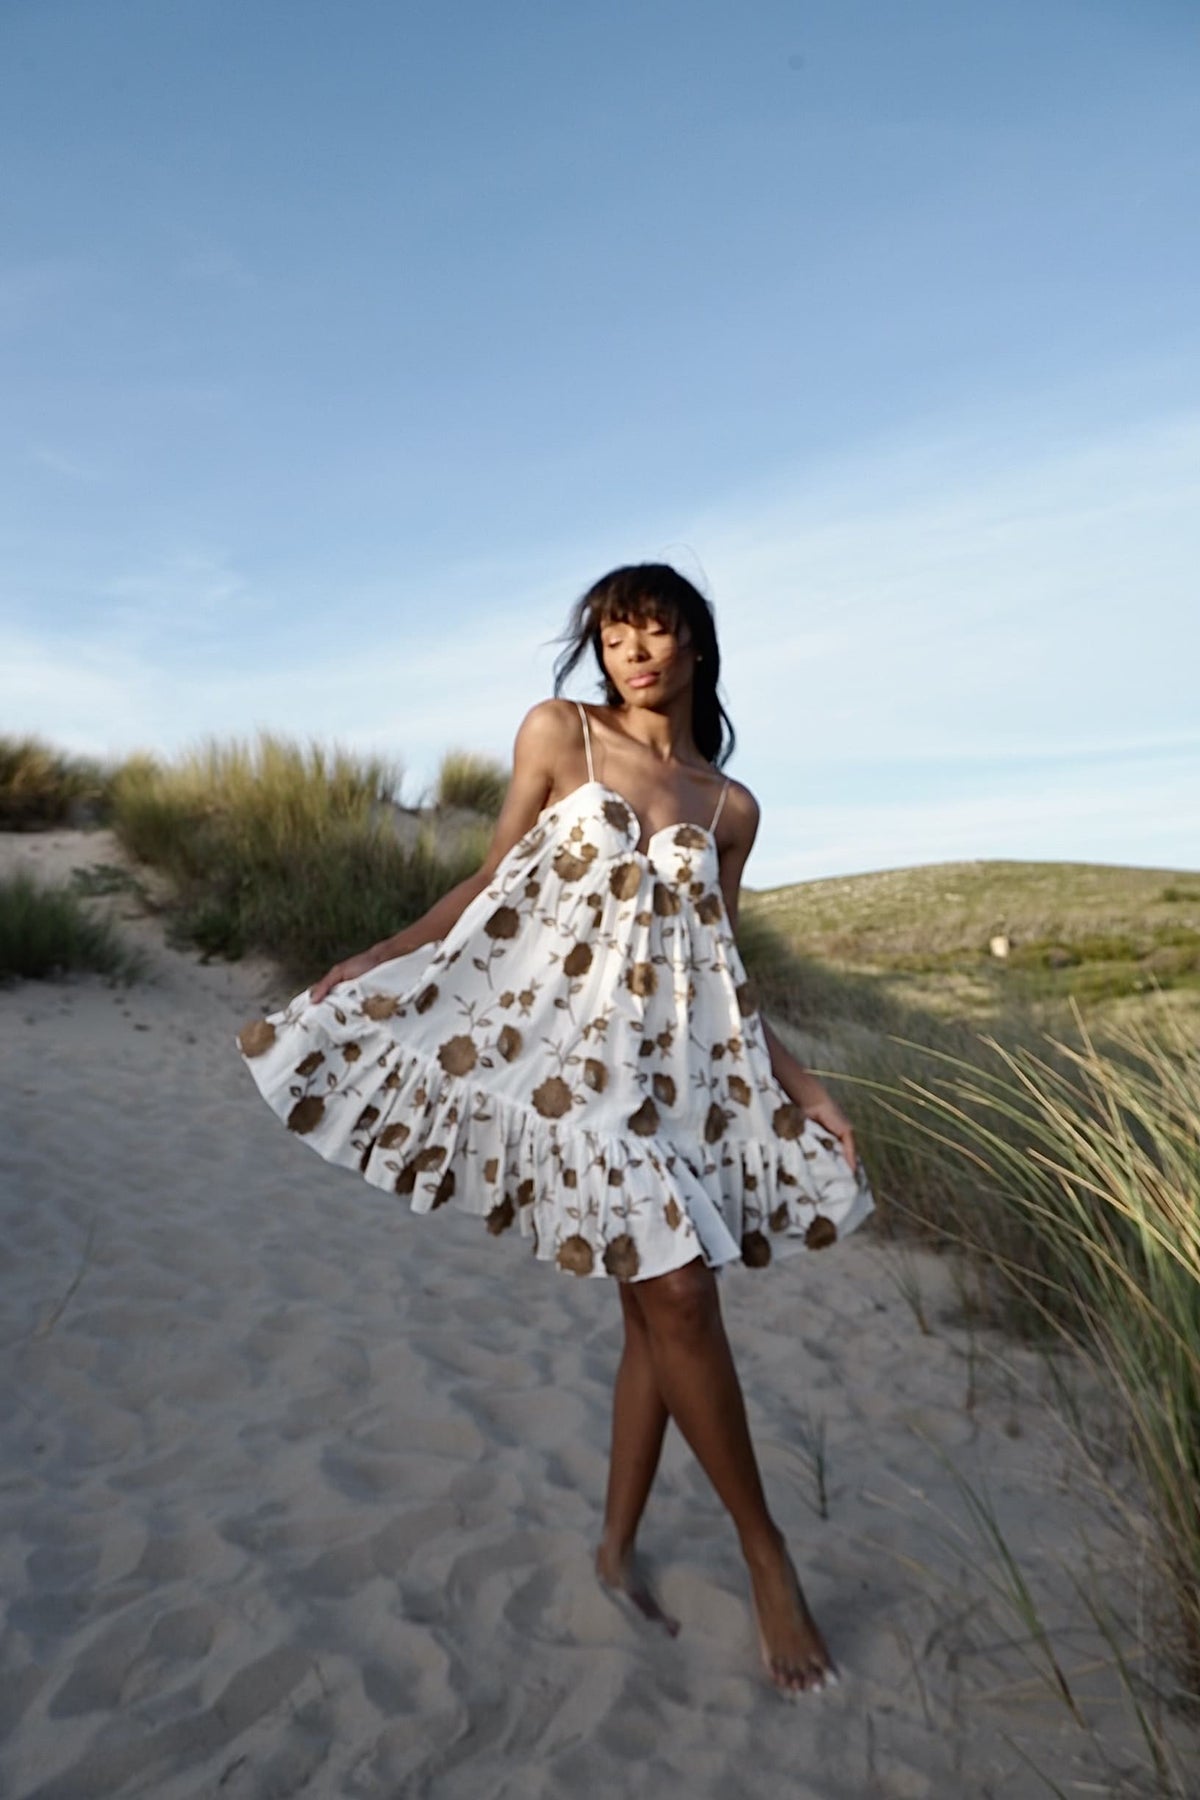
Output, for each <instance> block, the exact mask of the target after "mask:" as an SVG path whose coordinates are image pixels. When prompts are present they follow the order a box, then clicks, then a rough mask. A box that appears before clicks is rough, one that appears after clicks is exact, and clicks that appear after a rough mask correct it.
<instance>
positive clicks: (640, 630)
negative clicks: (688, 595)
mask: <svg viewBox="0 0 1200 1800" xmlns="http://www.w3.org/2000/svg"><path fill="white" fill-rule="evenodd" d="M600 645H601V649H602V651H603V655H604V668H605V672H606V673H607V675H608V678H609V680H610V681H611V682H612V684H613V686H614V687H615V688H616V689H617V692H618V693H619V694H620V696H621V699H622V700H623V701H624V703H625V705H626V706H661V705H663V704H664V702H665V701H667V700H671V699H673V698H674V697H675V695H676V694H678V693H680V692H681V691H682V690H683V689H684V688H686V687H687V686H688V684H689V682H690V681H691V679H692V670H693V668H694V667H695V660H696V659H695V656H694V654H693V651H692V644H691V639H690V637H689V636H688V630H687V626H686V625H684V626H683V629H682V635H680V636H677V635H676V634H675V632H674V631H672V630H671V628H670V626H668V625H667V624H666V622H665V621H664V620H662V619H645V620H641V621H637V620H632V619H622V620H613V622H612V623H611V624H608V625H605V626H603V627H602V628H601V632H600Z"/></svg>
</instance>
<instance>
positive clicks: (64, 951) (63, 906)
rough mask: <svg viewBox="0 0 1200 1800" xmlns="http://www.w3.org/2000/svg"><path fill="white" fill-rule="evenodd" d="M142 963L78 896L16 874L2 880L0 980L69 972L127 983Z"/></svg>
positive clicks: (34, 978) (64, 887) (42, 977)
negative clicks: (73, 971) (83, 972)
mask: <svg viewBox="0 0 1200 1800" xmlns="http://www.w3.org/2000/svg"><path fill="white" fill-rule="evenodd" d="M139 968H140V958H138V956H137V955H136V954H135V953H134V952H132V951H130V950H129V949H128V948H127V947H126V946H125V945H123V944H122V942H121V939H120V937H119V936H118V934H117V932H116V931H115V930H114V929H113V926H112V925H111V924H110V923H109V921H108V920H107V919H104V918H97V917H95V916H94V915H93V914H92V913H91V912H89V911H88V909H87V908H86V906H85V905H84V903H83V901H82V900H81V899H80V897H79V895H78V893H76V892H75V890H74V889H73V888H70V887H66V886H56V887H51V886H47V885H44V884H43V883H41V882H38V881H36V880H34V878H33V877H32V876H30V875H28V874H26V873H25V872H24V871H23V870H18V871H17V872H16V873H15V874H13V875H9V876H7V877H5V878H4V879H3V880H0V980H6V981H14V980H17V981H30V980H34V981H36V980H43V979H45V978H47V977H51V976H55V975H64V974H67V973H69V972H70V971H72V970H91V971H93V972H94V973H96V974H99V975H108V976H112V977H114V978H115V979H117V980H120V981H130V980H132V979H133V977H134V976H135V975H136V974H137V973H138V971H139Z"/></svg>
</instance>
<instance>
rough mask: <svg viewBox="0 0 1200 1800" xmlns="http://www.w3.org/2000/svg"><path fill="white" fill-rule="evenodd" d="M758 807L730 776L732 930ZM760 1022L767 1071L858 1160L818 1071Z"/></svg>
mask: <svg viewBox="0 0 1200 1800" xmlns="http://www.w3.org/2000/svg"><path fill="white" fill-rule="evenodd" d="M758 821H759V807H758V802H757V800H756V799H755V798H754V795H753V794H752V793H751V792H750V790H749V788H744V787H743V786H742V785H741V783H740V782H734V783H733V784H732V785H731V787H730V790H729V798H728V800H727V801H726V803H725V809H724V812H723V814H722V823H723V826H724V830H723V831H722V832H721V834H720V837H721V840H722V841H721V842H719V843H718V845H717V853H718V856H719V858H720V867H721V892H722V894H723V895H724V898H725V911H726V913H727V915H728V917H729V923H730V925H731V927H732V928H733V930H734V932H735V933H736V931H737V920H738V901H739V899H740V896H741V885H742V871H743V869H744V868H745V866H746V859H747V858H748V856H749V855H750V851H751V849H752V848H753V846H754V839H755V837H756V836H757V833H758ZM759 1018H760V1021H761V1023H762V1029H763V1038H764V1040H765V1042H766V1046H767V1052H768V1054H769V1056H770V1058H771V1073H772V1075H774V1077H775V1079H776V1081H777V1082H778V1083H779V1085H780V1087H781V1088H782V1089H783V1091H784V1093H785V1094H786V1095H787V1097H788V1099H789V1100H791V1101H793V1102H794V1103H795V1104H796V1105H797V1106H798V1107H800V1108H801V1110H802V1111H803V1112H804V1114H805V1116H806V1117H807V1118H810V1119H813V1120H815V1122H816V1123H817V1124H818V1125H823V1126H824V1127H825V1129H826V1130H827V1131H829V1132H832V1134H833V1136H834V1137H836V1138H837V1139H838V1140H839V1141H840V1143H841V1146H842V1151H843V1153H844V1155H845V1158H846V1161H847V1162H848V1163H849V1164H850V1167H851V1168H852V1169H853V1168H854V1167H855V1165H856V1164H857V1162H858V1151H857V1149H856V1147H855V1143H854V1130H853V1127H852V1126H851V1124H850V1121H849V1119H848V1118H847V1117H846V1115H845V1113H844V1112H843V1111H842V1109H841V1107H840V1106H839V1105H838V1103H837V1101H836V1100H835V1099H834V1097H833V1095H832V1094H831V1093H830V1092H829V1090H828V1088H827V1087H826V1086H825V1084H824V1082H823V1081H821V1079H820V1077H819V1076H817V1075H814V1074H813V1073H812V1071H811V1069H806V1068H805V1067H804V1065H803V1063H801V1062H800V1061H799V1060H798V1059H797V1058H796V1057H794V1056H793V1055H792V1053H791V1051H790V1050H789V1049H788V1048H787V1045H786V1044H784V1043H781V1041H780V1040H779V1038H777V1037H776V1035H775V1033H774V1032H773V1031H772V1030H771V1027H770V1026H769V1025H768V1024H767V1021H766V1019H765V1018H763V1017H762V1015H761V1013H760V1015H759Z"/></svg>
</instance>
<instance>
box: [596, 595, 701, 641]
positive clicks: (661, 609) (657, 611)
mask: <svg viewBox="0 0 1200 1800" xmlns="http://www.w3.org/2000/svg"><path fill="white" fill-rule="evenodd" d="M592 619H593V624H594V626H595V628H596V629H597V630H598V631H602V630H603V629H604V627H605V626H606V625H650V624H655V625H661V626H663V627H664V629H665V630H667V631H671V632H674V634H675V636H676V637H678V636H679V628H680V626H681V625H682V624H683V622H684V618H683V609H682V607H681V606H680V605H679V603H678V601H676V600H673V599H670V598H668V597H667V595H665V594H651V593H645V592H643V593H640V594H622V593H619V592H614V590H613V589H612V588H609V590H608V591H607V593H604V594H602V595H601V596H600V600H599V604H598V605H597V606H596V608H595V610H594V612H593V614H592Z"/></svg>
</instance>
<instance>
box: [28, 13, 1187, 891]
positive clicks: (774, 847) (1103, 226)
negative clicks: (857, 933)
mask: <svg viewBox="0 0 1200 1800" xmlns="http://www.w3.org/2000/svg"><path fill="white" fill-rule="evenodd" d="M1198 65H1200V16H1198V15H1197V12H1196V9H1195V7H1194V5H1192V4H1191V3H1190V0H1188V3H1184V0H1176V3H1166V0H1142V3H1141V4H1138V5H1136V6H1134V5H1130V4H1128V3H1122V4H1115V3H1111V0H1077V3H1073V4H1068V3H1065V0H1037V3H1036V4H1033V3H1030V0H1009V3H1008V4H1004V5H1002V4H1000V3H999V0H988V3H986V4H985V3H983V0H955V3H953V4H949V3H942V4H931V3H926V0H912V3H910V4H906V5H903V6H901V5H897V4H892V3H885V0H875V3H874V4H870V5H867V4H862V3H861V0H836V3H835V0H812V3H810V4H806V5H797V4H784V3H783V0H762V3H758V4H754V3H751V4H745V0H743V3H742V4H740V5H735V4H733V3H732V0H722V3H720V4H713V3H709V0H687V3H686V4H684V3H679V4H674V3H673V4H656V3H655V0H643V4H640V5H633V4H624V3H621V4H613V5H609V6H607V7H600V8H596V7H582V6H579V5H572V4H567V3H566V0H559V3H557V4H552V3H551V0H537V3H532V0H516V3H513V4H503V3H498V0H492V4H488V5H485V4H481V3H478V0H473V3H469V4H468V3H462V0H460V3H455V0H446V3H445V4H442V5H440V6H438V7H428V6H420V7H418V6H415V5H409V4H405V3H404V0H393V3H390V4H385V3H383V0H343V3H342V4H335V3H334V0H286V3H285V0H250V3H247V0H139V3H136V4H135V3H132V0H105V4H104V5H102V6H98V5H96V4H95V3H94V0H75V3H68V0H6V3H5V4H3V5H2V6H0V95H2V99H3V104H2V105H0V205H2V218H3V232H2V234H0V381H2V386H3V393H4V396H5V401H4V406H3V409H2V412H0V458H2V460H3V468H4V480H3V483H2V484H0V729H9V730H11V729H19V730H25V729H32V730H36V731H38V732H40V733H42V734H43V735H45V736H48V737H50V738H52V739H54V740H56V741H58V742H60V743H63V744H66V745H69V746H71V747H75V748H79V749H86V750H91V751H98V752H119V751H124V750H127V749H131V748H134V747H141V746H145V747H150V748H156V749H159V750H162V751H170V750H172V749H175V748H177V747H179V746H181V745H183V744H186V743H189V742H192V741H194V740H196V739H197V738H199V737H200V736H202V735H204V734H208V733H216V734H219V735H229V734H233V733H238V734H247V733H249V732H251V731H253V730H254V729H255V728H257V727H259V726H267V727H271V728H273V729H277V730H282V731H285V732H289V733H292V734H295V735H303V736H308V735H313V736H317V737H319V738H322V739H325V740H331V739H334V738H337V739H338V740H340V741H342V742H345V743H349V744H355V745H361V746H363V747H364V748H370V749H383V750H386V751H388V752H389V753H390V754H394V755H396V756H398V757H399V758H400V759H401V760H402V761H403V762H404V763H405V765H406V768H407V770H408V777H407V784H406V793H407V796H408V797H409V798H416V797H417V795H418V793H419V791H420V789H421V788H422V786H423V784H425V783H427V782H428V780H429V779H430V777H431V776H432V774H433V771H434V769H435V767H436V763H437V760H438V757H439V755H440V753H441V752H442V750H444V749H445V748H446V747H447V746H448V745H450V744H461V745H466V746H470V747H473V748H477V749H481V750H484V751H487V752H490V753H494V754H497V755H500V756H507V754H508V752H509V749H510V747H511V741H512V736H513V733H514V731H515V728H516V724H517V722H518V721H519V719H520V717H521V716H522V714H523V712H524V711H525V709H526V708H527V707H528V706H529V705H530V704H532V703H533V701H534V700H536V699H538V698H539V697H541V696H542V695H544V694H545V693H548V692H549V691H550V671H551V665H552V662H553V656H554V645H553V643H552V639H553V637H554V635H555V634H556V632H558V631H559V630H560V629H561V626H562V624H563V622H564V620H565V616H566V613H567V611H568V608H569V606H570V603H571V601H572V600H573V598H574V597H575V595H576V594H577V593H578V592H579V591H580V590H581V589H582V588H583V587H585V586H587V585H588V584H589V583H590V582H591V581H592V580H593V579H594V578H595V577H596V576H597V575H598V574H599V573H601V572H602V571H603V570H604V569H605V568H607V567H609V566H611V565H612V564H614V563H617V562H623V561H628V560H636V559H639V558H643V557H666V558H669V559H672V560H675V561H677V562H678V563H679V565H680V566H681V567H683V568H684V569H685V571H686V572H688V573H689V574H691V575H693V577H695V578H697V579H700V580H701V581H702V582H703V584H704V585H705V587H706V589H707V591H708V592H709V593H710V595H711V597H712V598H713V600H714V602H715V604H716V608H717V617H718V624H719V628H720V631H721V638H722V645H723V652H724V664H725V666H724V676H725V679H724V688H725V693H726V697H727V702H728V705H729V709H730V712H731V713H732V716H733V719H734V722H735V725H736V726H737V728H738V733H739V749H738V752H737V755H736V757H735V759H734V761H733V763H732V765H731V768H732V771H733V772H734V773H736V774H737V775H739V776H740V777H741V779H743V780H744V781H746V782H747V783H748V784H749V785H750V786H751V787H752V788H753V789H754V791H755V792H756V793H757V794H758V796H759V798H760V801H761V802H762V805H763V825H762V830H761V834H760V839H759V845H758V847H757V848H756V851H755V854H754V857H753V858H752V861H751V863H750V866H749V868H748V870H747V881H748V882H749V883H750V885H758V886H765V885H769V884H771V883H773V882H781V881H786V880H790V879H800V878H803V877H805V876H810V875H822V874H843V873H849V872H853V871H856V870H861V869H871V868H884V867H895V866H898V865H903V864H910V863H923V862H934V861H940V860H944V859H950V858H955V859H957V858H964V857H1034V858H1042V857H1053V858H1069V859H1079V860H1096V861H1108V862H1123V863H1152V864H1158V865H1162V866H1166V867H1177V868H1181V867H1189V868H1194V867H1197V866H1198V865H1200V827H1198V825H1197V820H1198V819H1200V706H1198V705H1197V700H1196V671H1197V669H1198V668H1200V625H1198V623H1197V621H1198V619H1200V608H1198V607H1197V604H1196V598H1195V588H1196V578H1195V570H1196V568H1197V566H1198V565H1200V523H1198V521H1200V506H1198V501H1200V492H1198V490H1200V279H1198V276H1200V250H1198V248H1197V234H1196V230H1195V220H1196V216H1197V198H1198V192H1200V184H1198V180H1197V177H1198V174H1200V132H1198V129H1197V119H1196V103H1195V95H1196V82H1197V75H1198ZM575 691H577V692H579V693H580V694H581V695H583V696H586V695H587V694H588V693H589V691H590V689H589V687H588V684H587V682H586V681H580V682H578V684H577V687H576V690H575Z"/></svg>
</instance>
